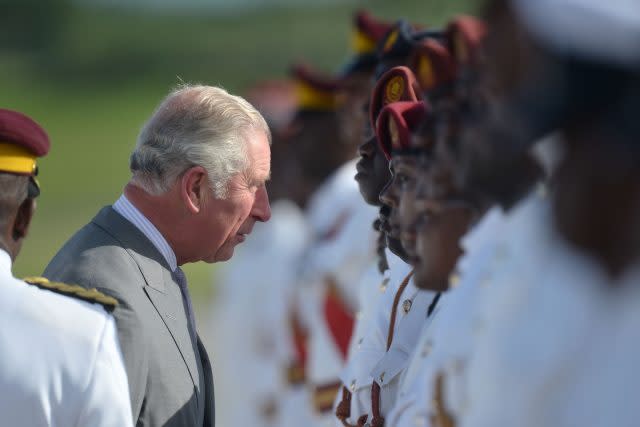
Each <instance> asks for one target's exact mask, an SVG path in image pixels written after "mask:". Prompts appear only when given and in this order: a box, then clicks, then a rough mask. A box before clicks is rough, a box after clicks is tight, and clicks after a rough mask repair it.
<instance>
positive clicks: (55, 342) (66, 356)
mask: <svg viewBox="0 0 640 427" xmlns="http://www.w3.org/2000/svg"><path fill="white" fill-rule="evenodd" d="M0 325H2V327H0V360H2V363H0V396H1V397H0V419H1V420H0V423H1V424H2V425H7V426H12V427H19V426H25V427H27V426H28V427H40V426H58V427H62V426H104V427H107V426H109V427H117V426H125V427H126V426H132V425H133V421H132V416H131V404H130V401H129V386H128V382H127V376H126V373H125V369H124V364H123V360H122V354H121V353H120V347H119V343H118V337H117V332H116V327H115V322H114V320H113V318H112V317H111V316H109V315H108V314H107V313H106V312H105V310H104V309H103V308H102V307H101V306H99V305H97V304H90V303H87V302H83V301H80V300H77V299H74V298H71V297H65V296H63V295H59V294H56V293H54V292H50V291H46V290H42V289H39V288H37V287H35V286H32V285H28V284H26V283H24V282H23V281H21V280H17V279H15V278H14V277H13V275H12V273H11V258H10V257H9V254H7V253H6V252H5V251H3V250H0Z"/></svg>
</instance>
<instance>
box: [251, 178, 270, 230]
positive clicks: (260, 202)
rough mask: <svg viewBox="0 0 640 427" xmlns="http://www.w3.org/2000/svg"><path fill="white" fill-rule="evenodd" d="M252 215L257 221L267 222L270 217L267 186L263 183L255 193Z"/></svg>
mask: <svg viewBox="0 0 640 427" xmlns="http://www.w3.org/2000/svg"><path fill="white" fill-rule="evenodd" d="M251 213H252V215H253V217H254V218H256V219H257V220H258V221H261V222H267V221H269V219H270V218H271V206H270V205H269V195H268V194H267V187H265V186H264V185H263V186H262V187H261V188H260V189H259V190H258V192H257V193H256V200H255V201H254V202H253V210H252V212H251Z"/></svg>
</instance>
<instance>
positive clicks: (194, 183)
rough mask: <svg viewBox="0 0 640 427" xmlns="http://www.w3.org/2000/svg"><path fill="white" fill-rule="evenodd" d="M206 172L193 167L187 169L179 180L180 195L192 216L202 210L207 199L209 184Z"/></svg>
mask: <svg viewBox="0 0 640 427" xmlns="http://www.w3.org/2000/svg"><path fill="white" fill-rule="evenodd" d="M207 177H208V176H207V172H206V171H205V169H204V168H203V167H202V166H194V167H192V168H190V169H188V170H187V171H186V172H185V173H184V174H183V175H182V178H181V179H180V195H181V197H182V200H183V202H184V204H185V206H186V208H187V210H188V211H189V212H191V213H193V214H197V213H199V212H200V210H201V209H202V206H203V203H204V200H205V199H206V197H207V191H208V190H209V185H208V184H209V183H208V178H207Z"/></svg>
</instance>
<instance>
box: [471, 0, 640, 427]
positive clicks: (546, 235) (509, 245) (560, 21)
mask: <svg viewBox="0 0 640 427" xmlns="http://www.w3.org/2000/svg"><path fill="white" fill-rule="evenodd" d="M491 6H492V9H490V12H491V14H490V15H489V16H490V19H491V21H490V23H492V24H493V25H494V27H492V31H495V36H496V38H495V39H494V41H497V39H498V37H500V34H504V33H505V31H509V30H510V29H512V28H517V29H518V31H519V34H518V37H513V38H509V39H508V40H507V39H503V41H502V42H501V43H496V44H495V45H488V48H491V49H489V50H488V52H487V61H488V63H489V65H490V66H495V65H496V64H500V63H502V61H504V59H505V58H504V56H503V55H504V52H510V51H520V52H522V53H523V56H524V57H523V59H524V60H525V62H524V63H525V64H526V65H527V67H526V68H524V69H520V70H517V71H519V72H518V73H511V74H510V77H511V79H510V80H508V83H510V88H511V89H512V91H511V92H508V93H507V94H506V95H505V96H503V97H502V98H500V100H499V102H500V103H501V104H502V105H500V107H501V108H499V111H502V112H503V114H505V115H506V112H507V111H509V112H510V114H509V115H508V116H506V117H508V118H509V119H516V120H515V121H511V120H510V121H511V123H512V124H513V123H518V124H521V125H522V128H520V129H517V132H513V131H510V132H505V131H503V129H505V128H506V129H507V130H509V129H508V128H507V127H504V126H503V127H502V128H501V127H499V126H498V125H497V123H496V122H495V121H494V122H493V123H492V125H493V126H494V128H493V129H491V131H492V132H491V133H489V132H487V134H485V135H483V134H480V136H481V137H482V138H483V139H487V136H488V135H493V136H495V135H496V134H497V135H501V138H502V139H501V140H496V139H494V138H492V140H494V141H496V144H497V143H501V145H504V144H511V145H512V150H511V151H509V152H508V153H507V154H509V155H510V156H512V155H514V154H517V153H518V152H519V151H521V150H526V149H528V148H529V147H530V146H531V145H532V143H533V142H534V141H536V138H537V137H539V136H540V135H541V134H545V133H547V132H549V131H558V132H559V134H560V136H561V140H560V141H561V144H562V147H563V148H564V152H563V156H562V158H561V160H560V162H559V165H558V167H557V170H556V171H555V175H554V179H553V181H552V183H551V184H552V185H551V187H550V188H548V189H547V191H546V192H544V193H541V192H532V193H531V194H530V195H529V196H528V197H527V198H526V199H524V200H523V201H521V202H520V203H519V204H518V205H517V206H516V207H515V208H513V209H512V211H511V212H510V213H509V218H508V229H507V230H505V231H506V232H507V233H506V234H507V235H508V236H509V238H508V239H505V243H504V248H503V250H502V258H503V259H506V261H504V262H503V264H504V265H503V268H502V269H501V271H493V272H492V275H493V278H492V281H493V282H494V283H493V285H492V287H491V289H492V290H491V292H490V294H489V295H488V298H487V301H486V305H485V307H484V311H485V313H483V316H482V318H483V321H484V327H483V329H484V331H483V332H482V334H481V339H479V340H478V341H477V342H478V344H477V349H476V351H475V352H474V356H473V359H472V363H471V364H470V365H469V370H470V372H469V384H468V387H469V391H470V393H471V399H470V408H469V409H470V410H469V411H468V412H467V413H465V414H463V417H462V423H461V425H464V426H488V425H508V424H509V423H510V422H514V423H517V424H518V425H521V426H527V425H555V426H574V425H585V426H605V425H624V426H631V425H635V424H636V423H637V418H638V410H637V405H636V404H635V401H634V398H633V397H631V396H635V395H637V393H638V391H637V384H638V379H637V375H636V371H637V370H636V369H635V359H636V358H637V355H638V348H637V343H636V340H635V339H633V338H632V337H631V336H630V335H629V332H630V331H631V330H634V329H637V327H638V323H637V316H636V315H635V314H631V313H632V312H635V313H637V307H638V303H639V299H638V293H637V286H634V285H633V284H632V283H634V282H636V283H637V254H638V250H637V245H636V244H634V243H631V240H634V239H635V237H631V236H635V235H636V234H635V229H636V227H637V226H636V224H637V208H636V207H635V206H636V202H635V200H636V195H637V188H638V187H637V185H638V182H639V181H638V176H639V175H638V168H637V164H638V163H637V156H638V154H637V148H636V144H635V143H634V142H632V141H637V139H638V135H639V134H640V132H639V131H638V127H637V124H636V122H635V121H633V120H631V121H629V120H628V117H630V116H629V114H632V113H631V111H635V110H637V102H638V101H637V100H638V95H637V94H638V88H639V82H640V79H639V77H638V70H639V65H638V64H640V57H639V56H638V52H639V50H638V49H637V47H638V40H639V39H638V34H640V15H639V12H640V10H639V9H638V8H637V7H636V5H631V4H630V3H626V2H611V3H606V4H605V3H595V2H590V1H578V2H557V3H556V2H554V4H553V7H550V4H549V3H548V2H543V3H540V4H536V5H532V4H529V3H528V2H522V1H508V2H492V4H491ZM613 28H615V30H613V31H612V29H613ZM594 34H598V37H597V38H594V37H593V35H594ZM498 46H500V47H501V49H499V50H496V49H495V48H497V47H498ZM532 47H533V48H534V49H532ZM533 77H535V78H536V84H535V89H536V92H537V93H538V96H533V94H534V92H533V89H534V85H533V84H532V78H533ZM502 83H504V82H502ZM540 88H544V90H545V92H543V93H542V96H540V95H539V93H540V92H539V90H540ZM507 107H508V108H507ZM502 120H503V121H504V120H505V117H502ZM496 130H500V131H501V132H500V133H497V132H496ZM501 145H500V146H501ZM493 148H495V146H494V147H493ZM492 154H494V155H495V151H494V152H493V153H492ZM507 160H509V158H507ZM504 163H505V159H497V160H496V161H494V162H493V163H491V162H489V163H487V165H486V166H489V165H490V166H493V167H494V168H495V167H497V168H498V169H499V170H502V167H503V164H504ZM587 188H588V190H587ZM545 194H549V197H544V196H545ZM605 206H606V208H603V207H605ZM505 266H506V267H507V268H504V267H505ZM514 279H516V280H514ZM614 337H615V338H614ZM614 341H615V342H616V343H618V344H613V342H614ZM488 378H491V380H490V383H487V379H488ZM534 418H535V419H534Z"/></svg>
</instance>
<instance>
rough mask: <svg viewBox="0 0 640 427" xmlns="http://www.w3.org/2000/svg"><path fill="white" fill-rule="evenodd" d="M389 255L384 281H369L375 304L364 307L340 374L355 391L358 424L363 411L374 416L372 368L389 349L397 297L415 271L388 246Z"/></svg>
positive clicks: (353, 403) (354, 416) (352, 413)
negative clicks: (378, 282) (394, 302)
mask: <svg viewBox="0 0 640 427" xmlns="http://www.w3.org/2000/svg"><path fill="white" fill-rule="evenodd" d="M386 255H387V261H388V264H389V269H388V270H387V271H386V272H385V281H384V282H380V284H379V285H378V286H376V283H375V282H373V283H369V284H368V286H369V288H368V289H369V293H371V294H374V296H377V298H374V297H371V296H370V297H369V298H370V299H371V300H372V301H374V304H375V305H373V306H365V307H363V311H362V313H364V314H363V316H362V320H361V322H360V325H358V324H357V328H356V334H357V336H358V338H357V341H356V344H355V347H354V348H353V349H352V351H351V353H350V354H349V359H348V364H347V365H346V366H345V368H344V369H343V371H342V373H341V374H340V380H341V381H342V384H343V385H344V386H346V387H347V389H348V390H349V392H350V393H351V405H350V416H349V418H347V419H346V421H347V422H348V423H349V424H352V425H356V423H357V420H358V418H359V417H361V416H362V415H369V417H371V415H370V414H371V384H372V383H373V377H372V376H371V371H372V370H373V368H374V367H375V366H376V365H377V364H378V362H380V360H381V359H382V358H383V357H384V355H385V353H386V351H387V333H388V331H389V322H390V319H391V311H392V308H393V301H394V299H395V296H396V293H397V292H398V290H399V288H400V285H401V284H402V282H403V280H404V279H405V278H406V277H407V275H408V274H409V273H410V272H411V266H410V265H408V264H407V263H405V262H404V261H403V260H401V259H400V258H398V257H397V256H396V255H394V254H393V253H391V252H390V251H389V250H386ZM376 268H377V266H376ZM386 279H388V280H386ZM362 286H366V284H363V285H362ZM405 291H406V290H405ZM376 294H377V295H376ZM401 301H402V300H401ZM399 311H400V312H397V313H396V318H397V319H399V318H400V317H402V313H401V312H402V310H399ZM398 325H399V322H396V324H395V326H396V328H397V327H398ZM342 394H343V393H342V391H341V392H340V393H338V395H337V396H336V403H335V405H334V407H336V406H337V404H339V402H340V401H341V400H342ZM334 424H335V425H337V426H342V422H341V421H340V420H338V419H337V418H336V419H335V421H334Z"/></svg>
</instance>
